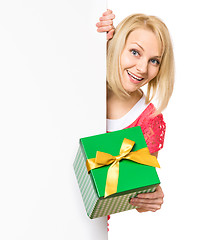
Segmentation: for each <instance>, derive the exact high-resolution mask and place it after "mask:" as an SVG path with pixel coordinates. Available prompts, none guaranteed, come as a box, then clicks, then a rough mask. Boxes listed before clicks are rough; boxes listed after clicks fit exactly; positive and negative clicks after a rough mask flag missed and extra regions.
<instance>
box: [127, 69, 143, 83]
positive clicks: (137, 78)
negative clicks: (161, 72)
mask: <svg viewBox="0 0 205 240" xmlns="http://www.w3.org/2000/svg"><path fill="white" fill-rule="evenodd" d="M127 73H128V75H129V76H130V77H131V78H132V79H133V80H137V81H142V80H143V79H144V78H139V77H137V76H135V75H134V74H133V73H131V72H129V71H128V70H127Z"/></svg>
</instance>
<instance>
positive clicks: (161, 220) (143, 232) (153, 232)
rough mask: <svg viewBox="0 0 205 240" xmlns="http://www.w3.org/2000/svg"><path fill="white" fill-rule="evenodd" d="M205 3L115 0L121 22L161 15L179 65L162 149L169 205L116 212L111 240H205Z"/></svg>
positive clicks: (162, 171)
mask: <svg viewBox="0 0 205 240" xmlns="http://www.w3.org/2000/svg"><path fill="white" fill-rule="evenodd" d="M203 4H204V2H203V1H201V0H196V1H185V0H182V1H164V0H155V1H151V0H144V1H136V0H126V1H117V0H109V4H108V7H109V8H110V9H112V10H113V11H114V13H115V14H116V21H115V24H114V25H115V26H116V25H117V24H118V23H119V22H120V21H121V20H122V19H123V18H124V17H126V16H128V15H129V14H132V13H146V14H150V15H156V16H158V17H160V18H161V19H162V20H163V21H164V22H165V23H166V25H167V26H168V28H169V30H170V33H171V36H172V40H173V45H174V52H175V64H176V84H175V89H174V94H173V96H172V98H171V101H170V103H169V106H168V108H167V109H166V110H165V111H164V118H165V121H166V123H167V131H166V138H165V144H164V149H163V150H162V151H161V152H160V154H159V162H160V165H161V169H160V170H159V171H158V173H159V176H160V180H161V182H162V184H161V185H162V188H163V190H164V193H165V198H164V204H163V207H162V209H161V210H160V211H158V212H156V213H143V214H139V213H138V212H137V211H136V210H131V211H127V212H125V213H120V214H115V215H112V216H111V219H110V231H109V239H110V240H116V239H118V240H124V239H143V240H148V239H154V240H155V239H156V240H165V239H166V240H171V239H177V240H178V239H197V240H203V239H205V233H204V221H203V219H204V215H205V208H204V199H205V193H204V183H205V177H204V161H205V156H204V135H205V128H204V122H205V115H204V102H205V101H204V95H205V91H204V88H205V75H204V69H205V64H204V63H205V61H204V55H205V44H204V43H205V31H204V22H205V15H204V5H203Z"/></svg>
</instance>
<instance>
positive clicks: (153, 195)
mask: <svg viewBox="0 0 205 240" xmlns="http://www.w3.org/2000/svg"><path fill="white" fill-rule="evenodd" d="M137 197H138V198H151V199H154V198H164V194H163V192H162V189H161V187H160V186H158V187H157V188H156V191H155V192H152V193H140V194H138V195H137Z"/></svg>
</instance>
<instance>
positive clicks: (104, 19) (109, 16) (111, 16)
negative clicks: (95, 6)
mask: <svg viewBox="0 0 205 240" xmlns="http://www.w3.org/2000/svg"><path fill="white" fill-rule="evenodd" d="M114 18H115V15H114V14H109V15H106V16H102V17H100V18H99V20H100V21H106V20H110V19H111V20H113V19H114Z"/></svg>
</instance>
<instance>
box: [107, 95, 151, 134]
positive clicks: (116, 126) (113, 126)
mask: <svg viewBox="0 0 205 240" xmlns="http://www.w3.org/2000/svg"><path fill="white" fill-rule="evenodd" d="M147 106H148V104H146V103H145V95H144V94H143V95H142V97H141V98H140V100H139V101H138V102H137V103H136V104H135V105H134V107H133V108H132V109H131V110H130V111H129V112H128V113H126V114H125V115H124V116H123V117H121V118H119V119H107V120H106V130H107V131H108V132H113V131H118V130H122V129H123V128H126V127H128V126H129V125H130V124H132V123H133V122H134V121H135V120H136V119H137V118H138V117H139V116H140V114H141V113H142V112H143V111H144V110H145V109H146V108H147Z"/></svg>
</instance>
